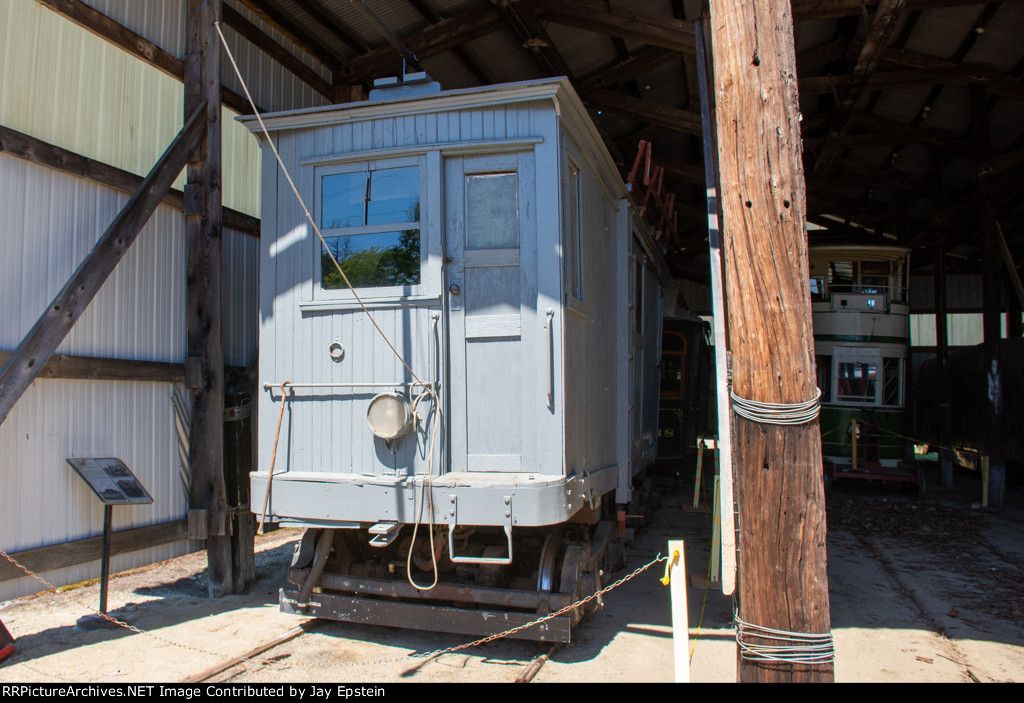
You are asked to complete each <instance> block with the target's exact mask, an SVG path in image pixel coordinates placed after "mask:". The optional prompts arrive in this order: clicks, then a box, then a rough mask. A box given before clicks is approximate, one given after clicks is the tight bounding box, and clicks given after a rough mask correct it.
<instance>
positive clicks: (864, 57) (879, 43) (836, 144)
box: [812, 0, 905, 175]
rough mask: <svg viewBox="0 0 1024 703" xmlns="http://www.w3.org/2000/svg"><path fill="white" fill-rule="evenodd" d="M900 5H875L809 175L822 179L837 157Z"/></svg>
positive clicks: (891, 1) (885, 1) (887, 0)
mask: <svg viewBox="0 0 1024 703" xmlns="http://www.w3.org/2000/svg"><path fill="white" fill-rule="evenodd" d="M904 3H905V0H882V2H880V3H879V5H878V9H877V11H876V12H875V16H874V18H873V19H872V21H871V28H870V29H869V30H868V33H867V37H866V38H865V40H864V45H863V46H862V47H861V51H860V55H859V56H858V57H857V63H856V65H855V66H854V68H853V74H852V78H851V81H850V84H849V85H847V86H846V88H845V89H844V90H843V91H842V92H841V93H840V98H839V100H838V105H837V106H836V110H835V113H834V114H833V115H832V122H831V124H830V125H829V130H828V134H827V135H826V137H825V144H824V146H823V147H822V149H821V153H820V154H819V156H818V158H817V160H816V161H815V162H814V168H813V169H812V173H813V174H815V175H825V174H826V173H827V172H828V171H829V169H830V168H831V167H832V164H833V163H834V162H835V160H836V159H837V158H838V157H839V153H840V151H841V149H842V138H843V135H845V134H846V130H847V129H848V128H849V124H850V115H851V113H852V112H853V106H854V105H855V104H856V103H857V100H858V99H860V96H861V94H862V93H863V92H864V89H865V87H866V85H867V81H868V79H869V78H870V77H871V74H872V73H873V72H874V70H875V67H876V66H877V65H878V62H879V60H880V59H881V52H882V51H883V50H884V49H885V47H886V45H887V44H888V42H889V38H890V37H891V36H892V34H893V32H895V31H896V26H897V24H898V21H899V19H900V17H901V15H902V14H903V9H904V6H905V5H904Z"/></svg>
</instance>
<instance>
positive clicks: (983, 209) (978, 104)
mask: <svg viewBox="0 0 1024 703" xmlns="http://www.w3.org/2000/svg"><path fill="white" fill-rule="evenodd" d="M970 96H971V128H972V135H973V141H974V154H975V159H977V160H978V161H979V162H981V161H983V160H984V159H986V158H988V156H989V151H990V144H989V131H988V117H987V116H986V114H985V87H984V86H980V85H972V86H971V87H970ZM991 183H992V180H991V179H990V178H981V179H979V180H978V227H979V229H980V230H981V250H982V254H981V259H982V280H983V284H982V285H983V291H982V305H983V315H982V318H983V321H982V327H983V328H984V333H985V336H984V351H985V354H984V358H985V372H986V396H985V400H986V402H985V453H986V454H988V457H989V469H988V504H989V505H990V506H992V507H994V508H1002V507H1003V500H1004V498H1005V494H1006V450H1005V434H1006V432H1005V416H1004V413H1003V406H1004V398H1003V380H1002V363H1001V362H1002V360H1001V358H1000V356H1001V355H1000V343H999V340H1000V338H1001V337H1002V325H1001V324H1000V322H1001V320H1000V317H1001V315H1000V313H1002V312H1003V305H1002V301H1001V297H1002V296H1001V295H1000V292H1001V291H1000V286H999V283H1000V282H1001V281H1002V278H1003V277H1002V275H1001V274H1002V267H1001V266H1000V263H1001V261H1002V253H1001V251H1000V248H999V243H998V242H999V240H998V235H997V233H996V208H995V202H994V201H993V198H992V188H991Z"/></svg>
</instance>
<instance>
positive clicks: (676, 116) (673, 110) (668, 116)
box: [580, 88, 700, 135]
mask: <svg viewBox="0 0 1024 703" xmlns="http://www.w3.org/2000/svg"><path fill="white" fill-rule="evenodd" d="M580 97H581V98H583V102H585V103H587V105H589V106H591V107H593V108H596V109H600V110H607V111H608V112H614V113H615V114H617V115H625V116H626V117H633V118H635V119H638V120H642V121H644V122H649V123H651V124H652V125H660V126H662V127H668V128H669V129H674V130H676V131H677V132H685V133H687V134H696V135H700V116H699V115H697V114H695V113H692V112H689V111H688V110H680V109H679V108H677V107H672V106H670V105H664V104H662V103H656V102H653V101H651V100H642V99H640V98H634V97H632V96H630V95H625V94H623V93H617V92H615V91H612V90H605V89H603V88H581V90H580Z"/></svg>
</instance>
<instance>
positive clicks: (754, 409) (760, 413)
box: [729, 388, 821, 425]
mask: <svg viewBox="0 0 1024 703" xmlns="http://www.w3.org/2000/svg"><path fill="white" fill-rule="evenodd" d="M817 391H818V392H817V393H816V394H815V396H814V398H812V399H811V400H805V401H804V402H802V403H762V402H760V401H757V400H747V399H746V398H741V397H739V396H738V395H736V393H735V391H730V392H729V396H730V397H731V398H732V409H733V412H735V413H736V414H737V415H739V416H740V417H745V418H747V419H748V420H753V421H754V422H760V423H764V424H769V425H803V424H804V423H807V422H810V421H811V420H813V419H814V418H816V417H818V411H819V410H820V409H821V389H820V388H818V389H817Z"/></svg>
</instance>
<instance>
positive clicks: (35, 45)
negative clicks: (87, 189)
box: [0, 0, 260, 215]
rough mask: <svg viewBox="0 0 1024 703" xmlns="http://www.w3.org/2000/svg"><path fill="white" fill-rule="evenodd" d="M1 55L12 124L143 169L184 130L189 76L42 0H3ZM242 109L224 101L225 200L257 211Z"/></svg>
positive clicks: (5, 109)
mask: <svg viewBox="0 0 1024 703" xmlns="http://www.w3.org/2000/svg"><path fill="white" fill-rule="evenodd" d="M148 4H149V3H131V5H132V7H136V6H140V7H141V6H145V5H148ZM0 59H2V60H0V125H3V126H5V127H9V128H11V129H16V130H18V131H20V132H25V133H26V134H29V135H31V136H33V137H36V138H37V139H42V140H43V141H45V142H48V143H50V144H55V145H56V146H59V147H62V148H64V149H68V150H70V151H73V152H75V153H77V154H81V155H83V156H88V157H89V158H92V159H96V160H97V161H101V162H103V163H106V164H110V165H111V166H117V167H118V168H123V169H125V170H127V171H131V172H132V173H136V174H139V175H145V174H147V173H148V172H149V170H150V169H151V168H152V167H153V164H155V163H156V162H157V160H158V159H159V158H160V155H161V154H162V153H163V152H164V150H165V149H166V148H167V145H168V144H170V143H171V140H172V139H173V138H174V136H175V135H176V134H177V133H178V130H180V129H181V125H182V123H183V115H182V110H183V107H182V84H181V81H179V80H177V79H175V78H173V77H171V76H168V75H167V74H165V73H163V72H161V71H159V70H157V69H156V68H153V67H152V66H150V65H148V64H146V63H145V62H144V61H142V60H141V59H137V58H135V57H134V56H130V55H128V54H126V53H125V52H124V51H122V50H121V49H120V48H118V47H116V46H114V45H113V44H110V43H109V42H107V41H105V40H104V39H102V38H100V37H98V36H96V35H94V34H92V33H90V32H89V31H87V30H85V29H82V28H81V27H79V26H77V25H76V24H74V23H73V22H71V21H70V20H67V19H65V18H64V17H61V16H60V15H58V14H57V13H55V12H53V11H52V10H50V9H48V8H46V7H44V6H42V5H40V4H39V3H37V2H35V0H5V2H3V3H0ZM234 117H235V114H234V113H233V112H231V111H230V110H227V109H226V108H225V110H224V114H223V118H222V123H223V126H224V140H223V157H224V205H225V206H226V207H231V208H234V209H236V210H241V211H242V212H246V213H248V214H251V215H258V214H259V182H258V171H259V158H260V155H259V147H258V146H257V144H256V142H255V140H253V138H252V136H251V135H250V134H249V133H248V130H246V129H245V127H243V126H242V125H240V124H238V123H236V122H235V120H234ZM184 182H185V179H184V175H181V176H179V177H178V180H177V181H176V182H175V187H176V188H181V187H182V186H183V185H184Z"/></svg>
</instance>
